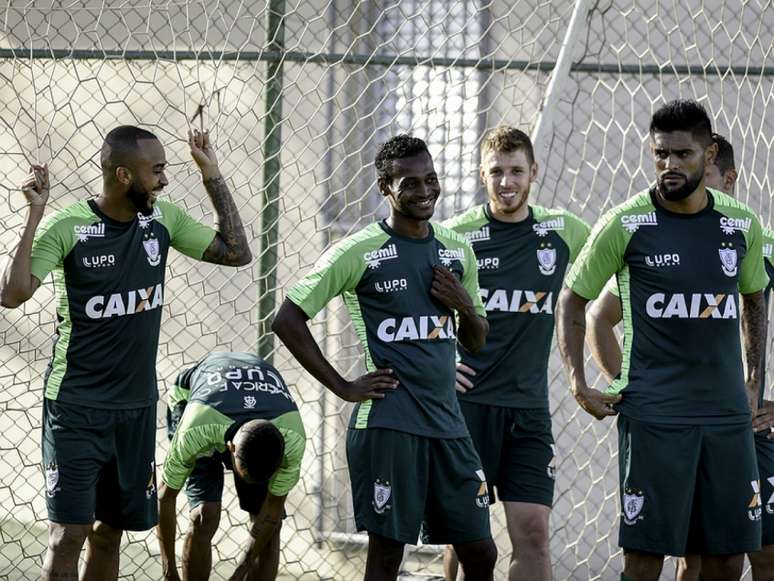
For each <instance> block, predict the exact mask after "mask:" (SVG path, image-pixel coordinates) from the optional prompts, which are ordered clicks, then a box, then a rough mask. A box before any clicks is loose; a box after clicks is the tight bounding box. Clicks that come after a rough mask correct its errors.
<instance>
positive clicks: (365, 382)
mask: <svg viewBox="0 0 774 581" xmlns="http://www.w3.org/2000/svg"><path fill="white" fill-rule="evenodd" d="M308 320H309V317H307V315H306V313H305V312H304V311H303V310H302V309H301V308H300V307H299V306H298V305H296V304H295V303H294V302H293V301H291V300H290V299H285V302H283V303H282V306H281V307H280V310H279V312H278V313H277V316H276V317H275V318H274V321H273V322H272V325H271V330H272V331H273V332H274V334H275V335H277V337H279V338H280V340H281V341H282V342H283V343H284V344H285V347H287V348H288V350H289V351H290V352H291V353H292V354H293V356H294V357H295V358H296V359H297V360H298V362H299V363H300V364H301V365H302V366H303V368H304V369H306V370H307V371H308V372H309V373H311V374H312V375H313V376H314V377H315V379H317V380H318V381H319V382H320V383H322V384H323V385H324V386H325V387H327V388H328V389H330V390H331V391H332V392H333V393H335V394H336V395H337V396H339V397H340V398H342V399H344V400H346V401H363V400H367V399H381V398H383V397H384V396H385V393H386V392H388V391H391V390H393V389H395V388H396V387H397V385H398V382H397V381H396V380H395V377H394V376H393V374H392V370H391V369H377V370H376V371H373V372H371V373H366V374H365V375H363V376H362V377H359V378H357V379H356V380H355V381H347V380H346V379H344V378H343V377H342V376H341V375H340V374H339V372H338V371H336V370H335V369H334V368H333V366H332V365H331V364H330V363H328V360H327V359H325V356H324V355H323V353H322V351H320V347H319V346H318V345H317V342H316V341H315V340H314V337H312V333H311V332H310V331H309V327H308V325H307V321H308Z"/></svg>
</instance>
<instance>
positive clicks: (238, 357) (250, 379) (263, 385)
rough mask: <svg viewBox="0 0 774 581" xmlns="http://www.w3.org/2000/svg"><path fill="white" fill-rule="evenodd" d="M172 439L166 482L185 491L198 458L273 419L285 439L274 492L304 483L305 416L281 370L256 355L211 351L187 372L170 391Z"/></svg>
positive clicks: (272, 486) (271, 486)
mask: <svg viewBox="0 0 774 581" xmlns="http://www.w3.org/2000/svg"><path fill="white" fill-rule="evenodd" d="M167 413H168V425H169V426H170V432H171V433H170V435H171V436H172V442H171V443H170V445H169V453H168V454H167V459H166V461H165V462H164V471H163V473H162V480H163V481H164V483H165V484H166V485H167V486H169V487H171V488H174V489H175V490H180V489H181V488H182V487H183V484H185V481H186V479H187V478H188V476H189V475H190V474H191V471H192V470H193V469H194V465H195V464H196V460H197V459H198V458H203V457H205V456H210V455H212V454H213V453H214V452H216V451H217V452H225V450H226V442H228V441H231V439H232V438H233V437H234V435H235V434H236V432H237V430H238V429H239V427H240V426H241V425H242V424H243V423H245V422H247V421H249V420H254V419H263V420H270V421H271V423H272V424H274V425H275V426H276V427H277V429H278V430H279V431H280V433H281V434H282V437H283V438H284V439H285V454H284V456H283V458H282V462H281V464H280V467H279V468H278V469H277V471H276V472H275V473H274V475H273V476H272V477H271V479H270V480H269V492H271V493H272V494H273V495H275V496H284V495H286V494H287V493H288V492H290V490H291V489H292V488H293V487H294V486H295V485H296V484H297V483H298V480H299V478H300V475H301V460H302V459H303V457H304V448H305V447H306V434H305V432H304V425H303V424H302V423H301V415H300V414H299V413H298V408H297V407H296V404H295V402H294V401H293V398H292V396H291V395H290V391H289V390H288V387H287V385H285V382H284V381H283V379H282V376H280V374H279V372H278V371H277V370H276V369H275V368H274V367H272V366H271V365H269V364H268V363H266V362H265V361H264V360H262V359H261V358H259V357H257V356H255V355H252V354H250V353H221V352H215V353H211V354H210V355H208V356H207V357H205V358H204V359H202V360H201V361H200V362H199V363H197V364H196V365H194V366H193V367H190V368H188V369H186V370H185V371H183V372H182V373H181V374H180V375H179V376H178V378H177V381H176V382H175V387H174V388H173V389H172V391H171V392H170V394H169V402H168V410H167Z"/></svg>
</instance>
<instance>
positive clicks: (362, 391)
mask: <svg viewBox="0 0 774 581" xmlns="http://www.w3.org/2000/svg"><path fill="white" fill-rule="evenodd" d="M397 387H398V380H397V379H395V377H394V376H393V374H392V369H377V370H376V371H372V372H371V373H366V374H365V375H361V376H360V377H358V378H357V379H355V380H354V381H350V382H347V384H346V385H345V386H344V387H341V388H339V389H337V390H336V391H335V393H336V395H338V396H339V397H340V398H341V399H344V400H346V401H353V402H358V401H365V400H368V399H384V396H385V395H386V394H387V393H389V392H390V391H393V390H394V389H395V388H397Z"/></svg>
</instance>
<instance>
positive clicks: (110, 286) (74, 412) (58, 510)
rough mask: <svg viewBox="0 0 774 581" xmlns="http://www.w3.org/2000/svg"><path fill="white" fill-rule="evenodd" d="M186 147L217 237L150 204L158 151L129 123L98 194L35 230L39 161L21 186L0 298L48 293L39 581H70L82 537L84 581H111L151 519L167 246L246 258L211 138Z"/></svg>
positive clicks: (18, 300)
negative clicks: (124, 538)
mask: <svg viewBox="0 0 774 581" xmlns="http://www.w3.org/2000/svg"><path fill="white" fill-rule="evenodd" d="M188 144H189V147H190V149H191V155H192V157H193V159H194V161H195V162H196V164H197V165H198V166H199V170H200V171H201V174H202V179H203V180H204V187H205V189H206V190H207V193H208V194H209V196H210V199H211V200H212V204H213V206H214V207H215V212H216V214H217V222H218V231H217V232H215V231H214V230H213V229H212V228H210V227H208V226H205V225H203V224H200V223H198V222H196V221H195V220H193V219H192V218H191V217H189V216H188V215H187V214H186V213H185V212H183V211H182V210H181V209H179V208H178V207H177V206H175V205H173V204H171V203H169V202H166V201H162V200H157V198H158V196H159V194H160V193H161V191H162V190H163V188H164V187H165V186H166V185H167V178H166V175H165V168H166V165H167V161H166V156H165V154H164V148H163V146H162V145H161V142H159V140H158V139H157V138H156V136H155V135H153V134H152V133H150V132H148V131H145V130H144V129H140V128H138V127H131V126H121V127H117V128H115V129H113V130H112V131H110V132H109V133H108V134H107V136H105V141H104V143H103V145H102V152H101V164H102V182H103V186H102V193H101V194H100V195H99V196H98V197H97V198H95V199H88V200H87V199H84V200H82V201H80V202H77V203H75V204H73V205H71V206H69V207H67V208H64V209H62V210H60V211H58V212H56V213H55V214H53V215H52V216H50V218H49V219H48V221H47V222H46V224H45V225H44V226H43V227H42V228H40V229H38V225H39V224H40V221H41V219H42V217H43V213H44V210H45V207H46V202H47V201H48V190H49V188H48V180H49V178H48V169H47V168H46V167H45V166H43V167H40V166H36V167H35V168H34V173H33V175H31V176H30V177H29V178H28V179H27V180H26V181H25V182H24V184H23V185H22V190H23V192H24V195H25V197H26V198H27V200H28V202H29V204H30V205H29V209H28V213H27V223H26V225H25V227H24V231H23V232H22V238H21V242H20V243H19V246H18V247H17V249H16V252H15V254H14V256H13V258H12V260H11V261H10V262H9V263H8V265H7V267H6V269H5V272H4V273H3V277H2V280H1V281H0V302H2V305H3V306H5V307H18V306H19V305H21V304H22V303H24V302H25V301H27V300H28V299H29V298H30V297H32V295H33V293H34V292H35V290H36V289H37V288H38V287H39V286H40V283H41V281H42V280H44V279H45V278H46V276H47V275H48V273H49V272H53V278H54V287H55V290H56V294H57V318H58V325H57V338H56V341H55V344H54V350H53V351H54V353H53V358H52V361H51V363H50V364H49V368H48V371H47V373H46V378H45V389H44V400H43V465H44V469H45V478H46V503H47V505H48V517H49V539H48V551H47V552H46V556H45V558H44V561H43V579H44V581H47V580H49V579H59V580H62V579H72V580H75V579H77V578H78V571H77V567H78V557H79V555H80V551H81V547H82V546H83V544H84V541H85V540H86V539H87V537H88V543H87V549H86V562H85V567H84V571H83V576H82V580H86V581H89V580H97V581H105V580H109V579H116V578H117V576H118V565H119V546H120V541H121V535H122V531H124V530H146V529H149V528H152V527H153V526H154V525H155V524H156V520H157V506H156V504H157V503H156V477H155V462H154V454H155V449H156V445H155V444H156V442H155V434H156V400H157V399H158V392H157V389H156V351H157V348H158V338H159V325H160V323H161V311H162V309H161V307H162V306H163V304H164V274H165V270H166V263H167V253H168V251H169V248H170V247H174V248H176V249H177V250H178V251H180V252H182V253H183V254H186V255H187V256H190V257H192V258H195V259H197V260H204V261H207V262H213V263H216V264H225V265H230V266H239V265H243V264H247V263H248V262H249V261H250V260H251V255H250V249H249V248H248V245H247V238H246V237H245V233H244V228H243V227H242V222H241V220H240V218H239V214H238V212H237V209H236V206H235V204H234V200H233V199H232V197H231V194H230V192H229V190H228V187H227V186H226V182H225V180H224V179H223V177H222V176H221V174H220V170H219V169H218V161H217V158H216V156H215V152H214V151H213V149H212V147H211V146H210V142H209V137H208V135H207V134H206V133H204V134H201V133H199V132H198V131H196V132H194V133H191V134H189V141H188Z"/></svg>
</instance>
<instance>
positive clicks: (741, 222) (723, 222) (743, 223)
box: [720, 216, 752, 236]
mask: <svg viewBox="0 0 774 581" xmlns="http://www.w3.org/2000/svg"><path fill="white" fill-rule="evenodd" d="M750 226H752V218H727V217H726V216H721V218H720V229H721V230H722V231H723V234H726V235H728V236H731V235H732V234H733V233H734V232H749V231H750Z"/></svg>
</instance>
